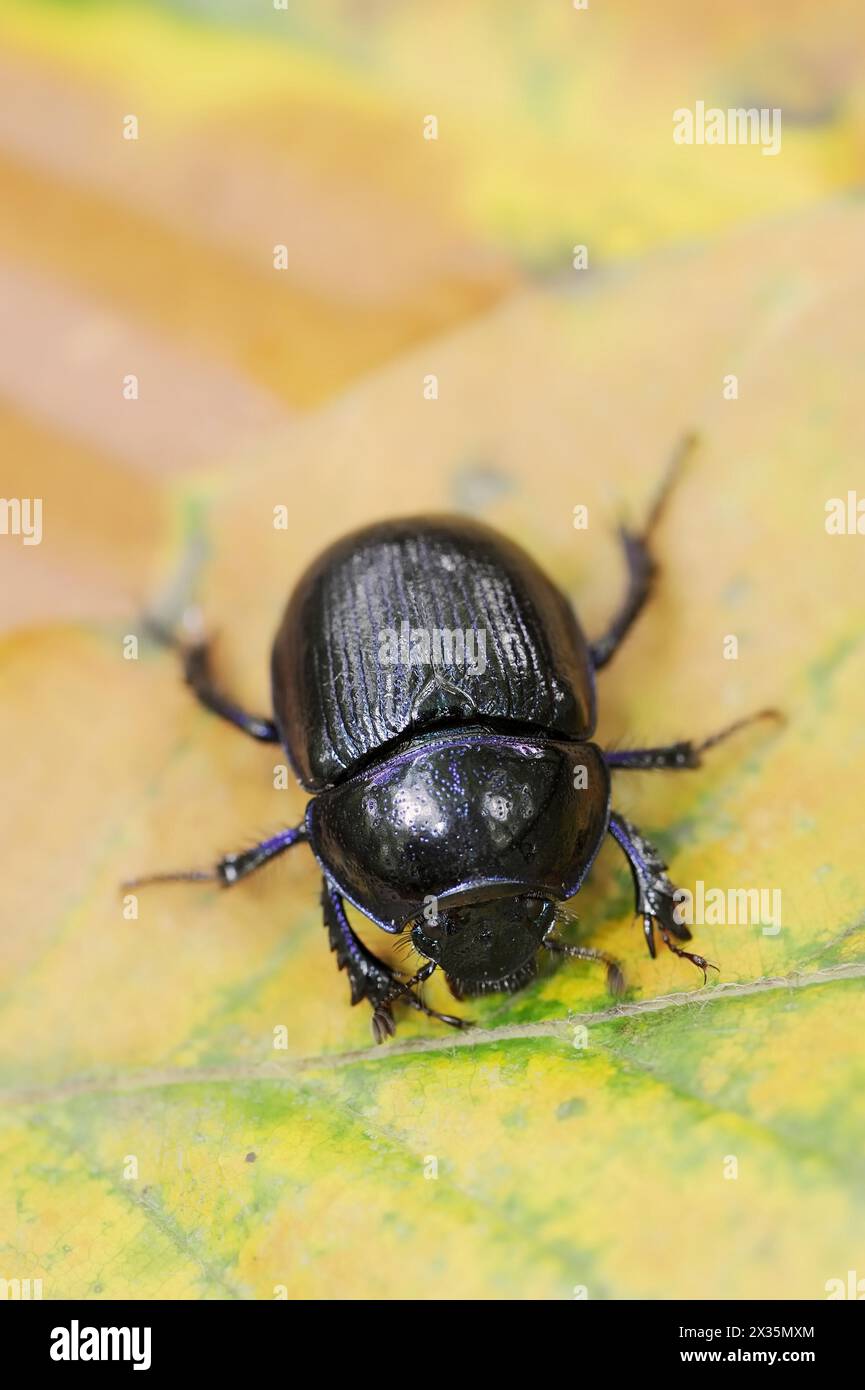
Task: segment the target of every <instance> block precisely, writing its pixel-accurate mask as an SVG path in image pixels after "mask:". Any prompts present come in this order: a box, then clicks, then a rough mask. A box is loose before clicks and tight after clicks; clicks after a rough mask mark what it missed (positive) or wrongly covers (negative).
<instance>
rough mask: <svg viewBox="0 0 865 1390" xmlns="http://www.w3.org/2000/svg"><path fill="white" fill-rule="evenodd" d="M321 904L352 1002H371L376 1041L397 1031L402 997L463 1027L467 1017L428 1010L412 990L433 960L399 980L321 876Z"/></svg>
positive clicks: (430, 968)
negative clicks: (397, 1011) (362, 937)
mask: <svg viewBox="0 0 865 1390" xmlns="http://www.w3.org/2000/svg"><path fill="white" fill-rule="evenodd" d="M321 905H322V908H323V910H324V923H325V926H326V927H327V935H328V940H329V942H330V949H331V950H332V951H334V952H335V954H336V963H337V966H338V967H339V969H340V970H345V971H347V973H348V982H349V986H350V988H351V1002H352V1004H359V1003H360V1001H361V999H367V1000H368V1001H369V1003H370V1004H371V1005H372V1011H373V1013H372V1035H373V1037H374V1038H375V1041H376V1042H377V1043H380V1042H384V1040H385V1038H392V1037H393V1035H394V1033H395V1032H396V1020H395V1019H394V1016H393V1004H394V1003H395V1002H396V1001H397V1000H398V999H402V998H404V999H405V1000H406V1002H407V1003H408V1004H410V1005H411V1006H412V1008H413V1009H418V1010H419V1011H420V1012H421V1013H424V1014H427V1016H428V1017H429V1018H437V1019H439V1020H440V1022H442V1023H448V1024H450V1026H451V1027H452V1028H466V1027H468V1026H469V1024H468V1020H466V1019H464V1018H456V1017H455V1016H454V1015H453V1014H441V1013H438V1011H437V1010H436V1009H430V1008H428V1007H427V1005H426V1004H424V1003H423V1001H422V1000H421V999H419V998H418V997H417V995H416V994H415V993H414V986H415V985H418V984H422V983H423V981H424V980H426V979H428V977H429V976H430V975H431V974H432V973H433V970H435V968H436V967H435V962H434V961H428V962H427V964H426V965H424V966H422V967H421V969H420V970H419V971H418V973H417V974H416V975H415V976H414V977H413V979H411V980H407V981H402V980H400V979H399V978H398V976H397V974H396V972H395V971H394V970H392V969H391V968H390V966H389V965H385V963H384V961H381V960H379V959H378V957H377V956H374V955H373V953H372V951H370V950H369V948H368V947H367V946H365V945H364V944H363V942H362V941H361V940H360V937H358V936H357V935H356V934H355V932H354V931H352V928H351V923H350V922H349V920H348V917H347V916H346V913H345V905H344V904H343V901H342V897H341V895H340V893H339V891H338V889H337V888H336V887H335V886H334V885H333V884H332V883H331V882H330V880H329V879H324V881H323V884H322V890H321Z"/></svg>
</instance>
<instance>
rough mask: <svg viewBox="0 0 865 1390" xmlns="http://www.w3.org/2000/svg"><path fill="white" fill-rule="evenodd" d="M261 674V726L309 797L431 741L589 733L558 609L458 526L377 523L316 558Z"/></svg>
mask: <svg viewBox="0 0 865 1390" xmlns="http://www.w3.org/2000/svg"><path fill="white" fill-rule="evenodd" d="M436 633H440V634H451V635H453V634H460V635H461V637H462V639H464V650H463V651H462V652H461V651H460V647H459V640H460V639H455V638H454V637H453V636H451V638H450V641H449V639H448V637H447V636H445V637H443V638H441V639H440V640H439V641H438V645H437V646H436V645H435V644H436V640H437V639H436V636H435V634H436ZM412 634H415V636H414V637H413V636H412ZM423 634H427V637H426V639H424V637H423ZM465 634H473V636H469V637H468V638H465ZM481 634H483V637H482V636H481ZM425 640H427V641H430V642H431V643H432V644H433V645H432V648H431V650H432V651H433V652H434V654H435V659H434V660H433V661H432V662H429V661H424V660H423V655H424V649H423V643H424V641H425ZM472 642H473V643H474V646H473V647H472V646H471V644H472ZM400 643H402V645H401V646H400V645H399V644H400ZM481 647H483V654H481ZM470 648H471V652H470V650H469V649H470ZM395 652H396V654H397V659H396V660H394V653H395ZM406 654H408V655H409V658H411V656H412V654H414V655H416V656H418V657H419V658H420V660H419V661H418V662H415V661H413V660H411V659H410V660H409V661H408V662H407V661H406V660H405V659H404V658H405V656H406ZM472 654H473V657H474V659H473V660H472ZM271 672H272V688H273V710H274V718H275V720H276V723H277V726H278V728H279V731H280V734H281V736H282V740H283V742H284V744H285V747H286V750H287V752H288V755H289V758H290V759H291V762H292V765H293V767H294V770H295V772H296V774H297V776H298V778H299V780H300V782H301V783H302V785H303V786H304V787H306V788H307V790H310V791H321V790H323V789H325V788H327V787H331V786H334V785H335V784H337V783H338V782H340V781H342V780H344V779H345V778H346V777H347V776H350V775H352V773H354V772H355V771H356V770H357V769H358V768H359V767H362V766H364V765H365V764H366V763H368V762H370V761H373V760H375V759H377V758H378V757H379V756H382V755H383V754H384V753H386V752H388V751H390V750H391V748H393V747H396V746H398V744H399V742H400V741H401V740H403V739H405V738H406V737H414V736H416V735H417V734H421V733H423V732H425V731H427V730H431V729H436V728H447V727H448V726H449V725H454V724H467V725H473V724H482V725H488V726H492V727H495V728H499V729H501V730H502V731H503V732H508V731H511V732H512V731H515V730H518V731H522V732H528V731H532V730H535V731H538V732H543V733H545V734H547V735H550V736H553V737H555V736H559V737H562V736H563V737H564V738H566V739H580V740H585V739H590V738H591V735H592V733H593V731H594V726H595V697H594V682H593V675H592V668H591V664H590V659H589V653H588V648H587V645H586V641H585V638H584V637H583V634H582V632H581V630H580V627H579V624H578V623H577V620H576V618H575V617H574V614H573V612H572V611H571V609H570V606H569V605H568V603H567V602H566V600H565V598H564V597H563V595H562V594H561V593H560V592H559V590H558V589H557V588H556V587H555V585H553V584H552V583H551V582H550V580H549V579H548V578H547V577H546V575H545V574H544V573H543V571H542V570H540V569H539V567H538V566H537V565H536V564H535V562H534V561H533V560H532V559H531V558H530V557H529V556H528V555H527V554H526V553H525V552H524V551H523V550H521V549H520V547H519V546H517V545H514V544H513V543H512V542H511V541H509V540H507V539H505V537H503V536H500V535H498V534H497V533H496V532H495V531H492V530H490V529H489V528H488V527H486V526H483V525H480V524H479V523H477V522H473V521H468V520H465V519H463V518H461V517H447V516H445V517H409V518H404V519H400V520H396V521H388V522H382V523H379V524H377V525H374V526H369V527H366V528H364V529H363V530H360V531H356V532H354V533H353V534H351V535H348V536H345V537H343V538H342V539H341V540H339V541H337V542H336V544H335V545H332V546H331V547H330V548H329V549H327V550H326V551H324V553H323V554H322V555H320V556H319V558H318V559H317V560H316V561H315V562H314V563H313V564H312V565H311V566H310V568H309V569H308V570H307V571H306V573H305V574H304V575H303V577H302V578H301V580H300V581H299V583H298V585H297V587H296V589H295V591H294V593H293V594H292V597H291V599H290V600H289V603H288V606H287V608H286V611H285V614H284V617H283V619H282V623H281V625H280V627H279V630H278V632H277V635H276V638H275V640H274V645H273V654H272V663H271Z"/></svg>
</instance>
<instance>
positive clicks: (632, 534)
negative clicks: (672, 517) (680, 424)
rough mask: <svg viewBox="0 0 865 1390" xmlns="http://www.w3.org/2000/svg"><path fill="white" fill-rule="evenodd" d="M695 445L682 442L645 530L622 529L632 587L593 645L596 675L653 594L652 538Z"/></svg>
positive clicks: (691, 437) (689, 439)
mask: <svg viewBox="0 0 865 1390" xmlns="http://www.w3.org/2000/svg"><path fill="white" fill-rule="evenodd" d="M695 443H696V437H695V436H694V435H691V434H689V435H686V436H685V438H684V439H682V440H681V441H680V443H679V445H678V447H677V448H676V451H675V453H674V454H673V457H672V459H671V460H670V465H669V467H668V469H667V473H666V476H665V478H664V480H663V482H662V484H661V487H660V490H659V492H658V495H657V497H656V498H655V502H654V504H653V506H652V510H651V512H650V513H649V518H648V520H647V522H646V524H645V526H644V528H643V530H642V531H640V532H636V531H630V530H628V528H627V527H626V526H622V527H620V528H619V536H620V538H621V542H622V546H623V549H624V552H625V563H626V564H627V566H628V587H627V590H626V593H625V598H624V602H623V603H622V606H621V608H620V609H619V611H618V613H616V615H615V617H614V618H613V620H612V622H611V623H610V626H609V627H608V628H607V631H606V632H605V633H604V635H603V637H600V638H599V639H598V641H597V642H592V644H591V646H590V648H589V650H590V653H591V658H592V665H593V666H594V668H595V670H596V671H600V670H601V668H602V667H603V666H606V664H607V662H608V661H610V660H611V659H612V658H613V657H614V656H615V654H616V652H617V651H618V649H619V647H620V646H621V645H622V642H623V641H624V640H625V638H626V637H627V635H628V633H629V632H630V630H631V628H632V626H633V625H634V623H635V622H636V620H637V618H638V617H639V616H640V613H641V612H642V611H643V608H644V607H645V605H646V601H647V599H648V598H649V595H650V594H651V592H652V582H653V580H654V578H655V572H656V568H657V567H656V564H655V560H654V557H653V556H652V551H651V540H652V535H653V532H654V530H655V527H656V526H657V524H658V521H659V520H660V517H661V514H662V512H663V509H664V504H665V503H666V501H667V498H668V497H669V495H670V492H671V491H672V488H673V484H674V483H675V481H676V479H677V478H678V476H679V473H680V471H681V468H682V464H683V462H684V460H685V458H686V457H687V455H688V454H689V453H690V451H691V449H692V448H693V447H694V444H695Z"/></svg>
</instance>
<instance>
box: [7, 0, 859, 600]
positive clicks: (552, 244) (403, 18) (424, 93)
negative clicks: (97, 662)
mask: <svg viewBox="0 0 865 1390" xmlns="http://www.w3.org/2000/svg"><path fill="white" fill-rule="evenodd" d="M0 45H2V58H0V61H2V72H0V88H2V93H3V98H2V115H0V189H2V217H0V305H2V313H3V322H4V324H5V326H6V332H5V333H4V340H3V348H2V356H0V460H2V464H0V466H2V469H3V492H4V495H9V494H20V495H28V496H29V495H43V496H46V497H48V496H50V497H51V499H52V501H51V524H50V526H49V527H48V528H47V532H46V537H45V541H44V544H43V546H42V548H41V550H40V551H39V552H38V560H36V562H35V563H34V556H33V555H27V554H26V553H24V554H22V552H21V549H20V548H19V547H16V548H13V547H11V546H8V545H7V546H3V547H2V548H0V567H2V568H0V576H2V581H3V582H2V584H0V595H2V611H0V619H2V621H3V622H4V623H5V624H7V625H8V624H12V623H15V622H20V621H22V620H28V619H44V618H50V617H55V616H61V615H62V616H84V615H89V616H98V615H105V614H107V613H117V612H119V611H122V610H124V609H125V608H126V607H128V604H129V601H130V597H131V596H133V595H134V593H135V592H137V591H138V590H139V589H140V587H141V586H142V585H144V584H146V583H147V582H149V581H150V580H151V579H152V577H153V574H154V565H157V566H158V561H156V560H155V558H154V557H155V556H156V555H157V553H158V551H159V548H160V544H161V543H163V542H164V540H165V534H166V521H165V513H164V498H165V488H166V482H167V481H168V480H171V479H174V478H177V477H178V476H182V475H189V474H192V473H195V472H196V471H201V470H212V469H214V468H217V467H218V468H223V467H242V466H243V464H244V461H247V462H248V460H249V459H250V458H253V457H255V455H256V452H257V451H258V450H260V448H261V446H262V445H263V444H266V443H268V442H270V441H271V440H273V439H274V438H280V439H288V438H290V437H291V431H292V428H293V426H294V425H296V424H297V422H298V420H299V419H301V418H302V417H306V416H308V415H309V414H310V413H311V412H315V411H316V410H317V409H320V408H321V406H322V405H323V403H326V402H328V401H331V400H333V399H334V398H336V397H339V396H340V395H341V394H343V393H345V392H346V391H348V390H350V389H351V388H352V387H353V386H355V385H356V384H357V383H358V382H359V381H361V380H362V379H363V378H364V377H366V376H368V375H369V374H370V373H374V372H376V371H378V370H380V369H381V368H382V367H383V366H384V365H385V364H387V363H389V362H392V361H394V360H395V359H398V358H399V357H400V355H401V354H405V353H406V352H407V351H410V350H412V349H414V348H417V346H418V345H419V344H423V343H425V342H432V341H436V340H438V339H441V338H442V337H443V336H446V335H449V334H453V332H454V331H455V330H456V329H457V328H458V327H459V326H460V325H464V324H466V323H468V322H471V321H472V320H479V319H482V318H483V317H484V316H485V315H488V314H489V313H490V311H491V310H492V309H494V307H495V306H497V305H501V304H502V303H503V302H507V301H508V300H509V299H510V298H513V297H514V296H518V295H519V294H520V292H521V290H522V289H523V288H524V287H525V286H526V285H527V284H532V283H543V284H547V285H549V284H553V285H555V286H557V287H558V290H559V292H560V293H561V294H562V295H563V296H568V295H574V294H577V293H580V294H586V293H591V291H592V290H593V289H594V288H595V287H596V286H597V284H598V282H599V281H602V280H608V279H609V278H610V277H614V276H616V275H621V274H622V273H628V272H629V270H630V269H632V268H633V266H634V264H635V262H638V261H639V260H640V258H645V257H651V256H655V257H657V256H658V255H659V254H664V253H668V254H669V253H672V252H674V251H676V249H681V248H683V247H687V246H689V245H692V244H694V243H696V242H701V241H706V240H707V239H711V238H715V237H719V236H723V235H725V234H729V233H730V231H731V229H734V228H736V227H743V226H747V225H748V224H751V223H759V222H761V221H765V220H766V219H771V218H783V217H784V216H785V215H788V214H789V215H792V214H794V213H797V212H799V211H801V210H802V209H803V208H808V207H813V206H814V205H815V204H818V203H820V202H821V200H825V199H826V198H828V197H830V196H831V195H833V194H837V193H839V192H841V191H844V190H851V189H856V188H857V187H859V186H861V181H862V174H863V167H865V89H863V85H862V82H861V72H862V66H863V58H865V53H863V49H865V20H863V15H862V10H861V6H860V5H859V4H858V3H857V2H856V0H850V3H845V0H833V3H831V4H829V5H828V6H814V5H813V4H811V3H808V0H793V3H791V0H760V3H758V4H754V3H753V2H752V0H731V2H730V3H728V4H725V5H724V6H723V7H722V8H720V9H715V8H709V9H706V7H700V6H694V5H693V4H690V3H688V0H663V3H661V4H657V5H651V6H646V5H644V4H641V3H639V0H617V3H616V4H614V5H607V4H603V5H601V4H598V5H594V6H591V7H590V8H589V9H587V10H577V9H575V8H573V7H572V5H571V4H570V0H542V3H539V4H533V5H531V6H527V5H524V4H520V3H511V0H489V2H488V0H475V2H474V3H472V4H470V5H466V4H462V3H459V0H443V3H437V4H435V5H427V4H423V3H417V4H411V3H410V4H405V3H401V4H396V3H388V0H367V2H366V3H360V0H357V3H354V2H351V3H350V2H349V0H345V3H338V2H337V3H335V2H334V0H315V3H303V0H300V2H298V0H286V3H285V5H284V6H282V5H280V8H276V7H275V6H274V5H273V4H272V3H271V0H257V2H256V3H248V0H174V3H172V0H152V3H148V2H147V0H127V3H123V0H27V3H21V2H20V0H6V3H4V5H3V7H2V13H0ZM698 97H699V98H702V99H703V100H705V101H706V103H707V104H708V105H712V104H715V105H720V106H722V107H727V106H739V105H745V106H756V107H769V108H773V107H780V108H782V109H783V155H782V157H780V158H765V157H761V156H760V154H759V151H758V150H756V149H748V148H744V149H743V148H738V149H733V148H728V149H716V150H707V149H705V148H703V149H700V148H684V147H681V146H676V145H675V144H674V143H673V141H672V139H671V135H670V132H671V115H672V111H673V109H675V108H676V107H678V106H680V105H683V104H685V105H693V102H694V100H695V99H697V98H698ZM429 115H434V116H435V117H436V119H437V122H438V138H437V139H436V140H429V139H424V138H423V137H424V129H425V127H424V118H425V117H427V116H429ZM128 116H133V117H135V119H136V120H137V134H138V138H137V139H135V140H132V139H125V138H123V137H124V130H125V129H126V127H125V126H124V119H125V118H126V117H128ZM707 156H708V157H707ZM782 225H783V224H782ZM577 244H584V245H585V246H586V247H587V250H588V268H587V269H586V270H583V271H574V269H573V268H572V258H573V247H574V246H575V245H577ZM278 245H279V246H284V247H285V248H286V260H285V268H283V269H279V270H275V269H274V263H273V262H274V250H273V248H274V247H275V246H278ZM663 369H664V362H663V360H658V361H656V362H655V363H654V364H653V370H658V371H662V370H663ZM127 373H134V374H136V375H137V376H138V377H139V382H140V385H139V398H138V400H137V401H135V402H134V403H133V402H130V401H129V400H127V399H124V396H123V394H122V392H123V380H124V378H125V377H126V375H127ZM686 423H687V422H686ZM651 464H652V467H656V466H657V461H656V460H655V459H653V460H652V461H651ZM480 486H483V480H481V484H480ZM470 500H471V499H470ZM131 518H134V524H131V523H130V519H131ZM22 565H23V566H24V569H23V570H22V569H21V568H20V567H21V566H22Z"/></svg>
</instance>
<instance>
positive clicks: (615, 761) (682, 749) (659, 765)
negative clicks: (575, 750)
mask: <svg viewBox="0 0 865 1390" xmlns="http://www.w3.org/2000/svg"><path fill="white" fill-rule="evenodd" d="M783 718H784V716H783V715H782V713H781V711H780V710H777V709H761V710H758V711H757V713H756V714H748V715H746V716H745V718H744V719H737V720H736V721H735V722H734V723H733V724H728V725H727V726H726V727H725V728H723V729H720V730H719V731H718V733H716V734H710V735H709V737H708V738H704V739H703V740H702V741H701V742H700V743H696V742H695V741H694V740H693V739H683V740H682V741H681V742H679V743H669V744H666V745H665V746H663V747H660V748H623V749H612V750H609V751H608V752H605V753H604V758H605V759H606V762H607V767H612V768H620V769H626V768H630V769H633V770H635V771H643V772H655V771H658V770H659V769H666V770H668V771H670V770H680V769H682V768H693V767H700V766H701V765H702V762H703V759H702V754H703V753H706V752H707V751H708V750H709V749H710V748H714V747H715V745H716V744H718V743H722V742H723V741H724V739H726V738H729V737H730V735H731V734H736V733H738V732H739V730H740V729H745V728H747V726H748V725H749V724H755V723H756V722H757V721H758V720H759V719H775V720H783Z"/></svg>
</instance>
